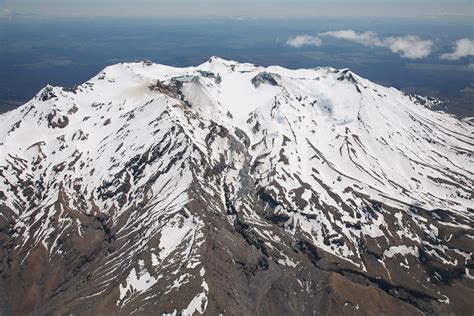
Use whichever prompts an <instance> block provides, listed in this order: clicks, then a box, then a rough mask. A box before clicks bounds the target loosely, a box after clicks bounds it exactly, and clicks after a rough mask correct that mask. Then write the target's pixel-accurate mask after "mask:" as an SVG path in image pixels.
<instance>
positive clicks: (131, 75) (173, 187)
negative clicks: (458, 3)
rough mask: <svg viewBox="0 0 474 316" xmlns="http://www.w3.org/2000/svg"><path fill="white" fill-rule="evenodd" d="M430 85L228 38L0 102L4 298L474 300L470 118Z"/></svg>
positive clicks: (334, 304)
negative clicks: (418, 89)
mask: <svg viewBox="0 0 474 316" xmlns="http://www.w3.org/2000/svg"><path fill="white" fill-rule="evenodd" d="M434 103H436V100H434V99H429V98H423V97H419V96H409V95H406V94H404V93H403V92H400V91H398V90H396V89H394V88H386V87H383V86H380V85H377V84H374V83H372V82H370V81H368V80H366V79H363V78H361V77H359V76H357V75H356V74H354V73H352V72H351V71H350V70H348V69H342V70H337V69H333V68H315V69H304V70H303V69H301V70H289V69H285V68H281V67H267V68H263V67H259V66H256V65H251V64H243V63H238V62H235V61H227V60H223V59H219V58H217V57H213V58H211V59H210V60H209V61H208V62H205V63H204V64H202V65H199V66H197V67H189V68H173V67H168V66H163V65H158V64H153V63H151V62H138V63H128V64H117V65H114V66H110V67H107V68H106V69H104V70H103V71H102V72H101V73H99V74H98V75H97V76H95V77H94V78H92V79H91V80H89V81H87V82H86V83H84V84H81V85H79V86H76V87H74V88H61V87H52V86H47V87H45V88H44V89H43V90H42V91H40V92H39V93H38V95H37V96H36V97H35V98H34V99H32V100H31V101H29V102H27V103H26V104H24V105H23V106H21V107H20V108H18V109H16V110H14V111H11V112H8V113H5V114H2V115H0V215H1V216H0V246H1V248H0V273H2V278H1V279H0V306H1V307H0V312H1V313H2V314H25V313H32V312H33V311H34V313H37V314H65V313H74V314H79V315H81V314H86V313H90V312H92V313H115V314H116V313H121V314H130V313H132V312H133V313H139V314H156V313H158V314H165V313H167V314H179V313H183V314H186V315H187V314H193V313H194V314H202V313H207V314H210V315H214V314H219V313H223V314H231V315H234V314H244V315H249V314H275V313H277V314H285V315H287V314H314V313H316V314H327V313H347V314H349V313H351V314H353V313H354V312H357V311H358V310H359V311H364V312H367V313H377V314H380V313H385V314H393V313H394V312H395V311H397V312H400V313H402V314H417V313H420V312H422V313H428V314H445V313H450V312H453V313H458V314H463V313H466V312H468V311H472V310H473V308H474V305H473V304H474V302H473V300H472V299H468V298H469V296H470V297H472V296H473V295H474V281H473V278H474V271H473V261H472V253H473V250H474V246H473V245H474V243H473V239H474V232H473V224H472V223H473V220H474V214H473V208H474V202H473V189H472V188H473V178H474V176H473V170H474V157H473V154H474V127H473V126H472V125H470V124H469V123H468V122H463V121H460V120H458V119H457V118H455V117H453V116H449V115H447V114H444V113H440V112H435V111H432V110H431V109H430V106H431V105H432V104H434ZM19 298H21V299H19Z"/></svg>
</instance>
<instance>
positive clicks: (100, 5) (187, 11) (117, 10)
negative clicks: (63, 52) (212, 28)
mask: <svg viewBox="0 0 474 316" xmlns="http://www.w3.org/2000/svg"><path fill="white" fill-rule="evenodd" d="M0 7H1V12H2V14H3V15H5V14H11V13H13V12H14V13H18V14H38V15H46V16H60V17H61V16H64V17H67V16H201V17H208V16H263V17H279V16H353V17H359V16H393V17H433V16H453V17H456V16H471V17H472V16H473V15H474V0H397V1H395V0H238V1H235V0H0Z"/></svg>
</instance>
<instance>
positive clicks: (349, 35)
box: [320, 30, 382, 46]
mask: <svg viewBox="0 0 474 316" xmlns="http://www.w3.org/2000/svg"><path fill="white" fill-rule="evenodd" d="M320 35H322V36H331V37H335V38H339V39H345V40H348V41H353V42H357V43H360V44H363V45H365V46H382V43H381V41H380V39H379V38H378V37H377V33H375V32H354V31H353V30H340V31H331V32H325V33H321V34H320Z"/></svg>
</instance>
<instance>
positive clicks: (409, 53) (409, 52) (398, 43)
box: [320, 30, 433, 59]
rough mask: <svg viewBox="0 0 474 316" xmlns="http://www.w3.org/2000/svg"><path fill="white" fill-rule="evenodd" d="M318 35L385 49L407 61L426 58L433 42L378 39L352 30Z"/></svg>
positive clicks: (402, 38)
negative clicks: (407, 59)
mask: <svg viewBox="0 0 474 316" xmlns="http://www.w3.org/2000/svg"><path fill="white" fill-rule="evenodd" d="M320 35H321V36H331V37H335V38H339V39H344V40H348V41H353V42H356V43H360V44H363V45H365V46H369V47H385V48H388V49H390V50H391V51H392V52H394V53H398V54H400V56H401V57H403V58H409V59H418V58H424V57H427V56H429V55H430V54H431V52H432V50H433V41H431V40H422V39H420V38H419V37H418V36H414V35H406V36H397V37H385V38H380V37H379V36H378V35H377V33H375V32H355V31H353V30H340V31H331V32H325V33H321V34H320Z"/></svg>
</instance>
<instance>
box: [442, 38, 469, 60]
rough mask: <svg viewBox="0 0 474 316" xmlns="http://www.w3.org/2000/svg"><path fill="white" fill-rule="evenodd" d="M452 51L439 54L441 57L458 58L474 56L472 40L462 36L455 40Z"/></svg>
mask: <svg viewBox="0 0 474 316" xmlns="http://www.w3.org/2000/svg"><path fill="white" fill-rule="evenodd" d="M453 49H454V50H453V52H452V53H446V54H443V55H441V59H447V60H458V59H460V58H462V57H467V56H474V40H472V39H469V38H463V39H460V40H458V41H456V46H455V47H453Z"/></svg>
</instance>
